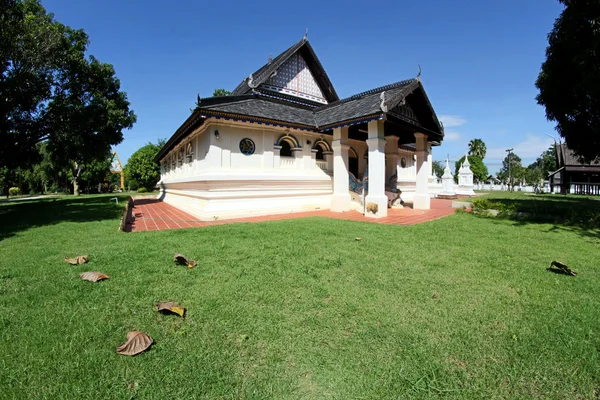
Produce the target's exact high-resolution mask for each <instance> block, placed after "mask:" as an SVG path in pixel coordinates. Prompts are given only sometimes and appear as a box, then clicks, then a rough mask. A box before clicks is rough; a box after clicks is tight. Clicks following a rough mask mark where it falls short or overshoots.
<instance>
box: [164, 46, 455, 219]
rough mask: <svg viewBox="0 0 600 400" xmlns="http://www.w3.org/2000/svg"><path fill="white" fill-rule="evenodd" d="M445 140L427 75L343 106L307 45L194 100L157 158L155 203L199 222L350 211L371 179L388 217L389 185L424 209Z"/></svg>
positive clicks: (373, 205) (371, 194) (374, 201)
mask: <svg viewBox="0 0 600 400" xmlns="http://www.w3.org/2000/svg"><path fill="white" fill-rule="evenodd" d="M351 67H352V66H351V65H349V66H348V67H347V69H348V73H349V74H351V72H350V69H351ZM348 76H351V75H348ZM443 137H444V130H443V127H442V124H441V123H440V121H439V120H438V118H437V116H436V114H435V111H434V110H433V107H432V106H431V103H430V102H429V99H428V98H427V95H426V94H425V90H424V88H423V84H422V83H421V80H420V77H419V76H417V78H413V79H408V80H404V81H400V82H396V83H393V84H390V85H386V86H382V87H379V88H375V89H371V90H368V91H366V92H363V93H359V94H356V95H353V96H350V97H348V98H345V99H342V100H340V99H339V98H338V95H337V93H336V91H335V89H334V87H333V84H332V83H331V81H330V80H329V77H328V76H327V73H326V72H325V69H324V68H323V66H322V65H321V63H320V61H319V59H318V58H317V56H316V54H315V52H314V51H313V49H312V47H311V45H310V44H309V42H308V40H307V39H306V37H305V38H303V39H302V40H300V41H299V42H298V43H296V44H294V45H293V46H291V47H290V48H289V49H287V50H286V51H284V52H283V53H281V54H280V55H278V56H277V57H275V58H269V61H268V62H267V64H265V65H264V66H262V67H261V68H259V69H258V70H257V71H256V72H254V73H253V74H250V76H249V77H248V78H246V79H244V80H243V81H242V82H241V83H240V84H239V85H238V86H237V87H236V88H235V89H234V90H233V92H232V93H231V95H230V96H225V97H212V98H207V99H200V98H199V99H198V105H197V108H196V109H195V110H194V111H193V113H192V115H190V116H189V118H188V119H187V120H186V121H185V122H184V123H183V124H182V125H181V127H179V129H177V131H176V132H175V133H174V134H173V136H172V137H171V138H170V139H169V140H168V142H167V143H166V144H165V146H164V147H163V148H162V149H161V150H160V152H159V154H158V155H157V157H156V159H157V161H158V162H160V166H161V180H160V182H159V186H160V188H161V194H160V196H159V198H162V199H163V200H164V201H165V202H167V203H170V204H172V205H174V206H176V207H179V208H181V209H183V210H185V211H187V212H188V213H190V214H192V215H195V216H197V217H198V218H200V219H202V220H214V219H226V218H236V217H246V216H253V215H268V214H279V213H290V212H297V211H308V210H315V209H331V210H332V211H339V212H342V211H347V210H351V209H357V207H355V205H354V204H353V201H355V200H356V196H354V197H353V196H352V195H351V192H350V187H351V186H352V188H353V189H356V184H357V182H358V184H359V186H360V187H361V188H362V187H367V185H366V184H365V183H364V182H361V180H362V179H363V178H364V177H365V175H367V172H366V171H368V194H367V196H366V200H365V203H366V204H368V205H369V204H370V210H376V211H374V212H371V214H370V216H372V217H375V218H378V217H384V216H386V215H387V208H388V206H389V202H388V200H389V199H388V197H387V196H386V189H387V188H389V187H390V186H392V185H393V187H394V188H396V187H397V188H398V189H400V190H402V199H403V200H404V201H412V202H413V203H414V208H417V209H428V208H429V204H430V203H429V200H430V197H431V196H434V195H435V192H436V191H439V190H441V185H439V184H436V183H434V177H433V173H432V156H431V149H432V147H433V146H439V145H440V144H441V142H442V140H443ZM351 178H352V179H351ZM365 181H366V180H365ZM355 191H356V190H355ZM353 198H354V199H355V200H353Z"/></svg>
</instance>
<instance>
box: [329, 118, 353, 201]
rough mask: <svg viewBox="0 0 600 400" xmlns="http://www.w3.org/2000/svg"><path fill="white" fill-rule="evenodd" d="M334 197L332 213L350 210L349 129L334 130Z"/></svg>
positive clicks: (332, 197) (332, 198) (332, 199)
mask: <svg viewBox="0 0 600 400" xmlns="http://www.w3.org/2000/svg"><path fill="white" fill-rule="evenodd" d="M331 147H332V148H333V195H332V196H331V211H335V212H342V211H347V210H349V209H350V200H351V198H350V193H349V192H348V190H349V184H350V182H349V178H348V149H349V148H350V146H349V145H348V127H344V128H334V129H333V142H332V145H331Z"/></svg>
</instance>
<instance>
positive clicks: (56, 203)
mask: <svg viewBox="0 0 600 400" xmlns="http://www.w3.org/2000/svg"><path fill="white" fill-rule="evenodd" d="M114 197H117V198H118V199H119V204H118V205H117V204H116V202H115V201H111V200H110V199H111V198H114ZM126 201H127V196H126V195H119V196H114V195H112V196H107V195H97V196H89V197H88V196H85V197H74V196H73V197H72V196H69V197H66V196H61V197H54V198H47V199H37V200H31V201H26V200H23V201H20V202H10V203H4V204H0V221H1V223H0V241H1V240H4V239H6V238H9V237H11V236H14V235H15V234H16V233H18V232H21V231H25V230H27V229H30V228H33V227H39V226H45V225H54V224H58V223H60V222H65V221H67V222H92V221H102V220H106V219H117V220H118V219H119V218H120V217H121V214H122V212H123V206H124V204H125V202H126ZM117 227H118V222H116V223H115V229H117Z"/></svg>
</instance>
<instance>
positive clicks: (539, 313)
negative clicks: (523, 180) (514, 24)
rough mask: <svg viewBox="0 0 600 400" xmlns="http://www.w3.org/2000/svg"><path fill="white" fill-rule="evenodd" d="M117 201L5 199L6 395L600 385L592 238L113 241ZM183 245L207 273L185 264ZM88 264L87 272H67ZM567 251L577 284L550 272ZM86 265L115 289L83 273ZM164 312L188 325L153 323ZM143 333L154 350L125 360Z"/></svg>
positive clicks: (2, 338)
mask: <svg viewBox="0 0 600 400" xmlns="http://www.w3.org/2000/svg"><path fill="white" fill-rule="evenodd" d="M108 198H109V196H90V197H80V198H59V199H44V200H42V201H23V202H19V204H16V203H7V204H2V205H0V220H1V221H2V224H1V225H0V240H1V241H0V255H1V256H0V382H1V386H2V390H1V391H0V398H7V399H12V398H14V399H23V398H51V399H60V398H68V399H70V398H114V399H126V398H136V399H164V398H169V399H191V398H205V399H238V398H241V399H265V398H274V399H301V398H302V399H304V398H306V399H397V398H461V399H462V398H467V399H468V398H473V399H475V398H477V399H480V398H557V399H559V398H595V397H597V396H598V393H599V391H600V376H599V375H598V371H599V368H600V352H599V350H600V265H599V264H598V255H599V241H598V239H597V236H593V235H591V236H590V235H582V231H581V230H580V229H572V228H571V227H564V228H562V229H556V226H555V225H553V224H541V223H520V222H515V221H510V220H502V219H486V218H479V217H476V216H473V215H470V214H466V213H459V214H455V215H452V216H450V217H447V218H443V219H441V220H437V221H433V222H429V223H425V224H421V225H416V226H411V227H400V226H387V225H378V224H370V223H358V222H349V221H340V220H327V219H322V218H308V219H302V220H293V221H290V220H288V221H275V222H266V223H257V224H234V225H224V226H215V227H209V228H201V229H187V230H185V229H184V230H174V231H160V232H138V233H121V232H117V226H118V222H119V217H120V213H121V208H120V207H119V206H117V205H115V204H114V202H109V201H108ZM122 203H123V202H120V205H121V204H122ZM357 236H360V237H362V238H363V240H362V241H355V240H354V238H355V237H357ZM175 252H181V253H183V254H185V255H187V256H188V257H191V258H193V259H196V260H198V261H199V266H198V267H196V268H195V269H191V270H188V269H186V268H184V267H177V266H175V265H174V264H173V262H172V256H173V253H175ZM79 254H88V255H89V256H90V263H89V264H88V265H85V266H78V267H74V266H70V265H68V264H67V263H65V262H64V261H63V257H64V256H76V255H79ZM555 259H558V260H561V261H563V262H565V263H566V264H567V265H569V266H570V267H571V268H573V269H574V270H576V271H577V272H578V276H577V277H575V278H573V277H567V276H562V275H555V274H552V273H549V272H546V271H545V268H546V267H547V266H548V265H549V264H550V262H551V261H552V260H555ZM86 270H91V271H101V272H104V273H106V274H108V275H110V276H111V279H110V280H108V281H103V282H99V283H95V284H94V283H90V282H84V281H81V280H79V279H78V278H77V274H78V273H80V272H83V271H86ZM158 300H174V301H177V302H179V303H180V304H181V305H183V306H185V307H187V314H186V318H185V319H181V318H178V317H176V316H165V315H160V314H157V313H156V312H155V311H154V310H153V303H154V302H155V301H158ZM134 329H135V330H142V331H144V332H146V333H148V334H149V335H150V336H151V337H152V338H153V339H154V340H155V344H154V345H153V346H152V347H151V349H150V350H149V351H148V352H146V353H143V354H141V355H138V356H136V357H124V356H119V355H117V354H115V348H116V347H117V346H118V345H119V344H121V343H122V342H124V341H125V337H126V333H127V331H129V330H134Z"/></svg>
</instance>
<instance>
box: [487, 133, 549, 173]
mask: <svg viewBox="0 0 600 400" xmlns="http://www.w3.org/2000/svg"><path fill="white" fill-rule="evenodd" d="M553 143H554V141H553V140H552V139H550V138H549V137H545V136H544V135H534V134H532V133H528V134H527V135H526V137H525V140H524V141H522V142H519V143H508V144H506V145H505V146H503V147H491V148H488V150H487V154H486V156H485V158H486V160H485V161H488V160H489V161H496V162H497V161H502V160H503V159H504V158H505V157H506V154H507V152H506V150H507V149H509V148H512V149H513V151H512V152H513V153H514V154H516V155H518V156H519V157H521V159H522V160H523V164H524V165H525V166H526V165H527V164H530V163H531V162H532V161H534V160H535V159H536V158H537V157H539V155H540V154H542V152H544V151H545V150H548V147H550V145H552V144H553Z"/></svg>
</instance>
